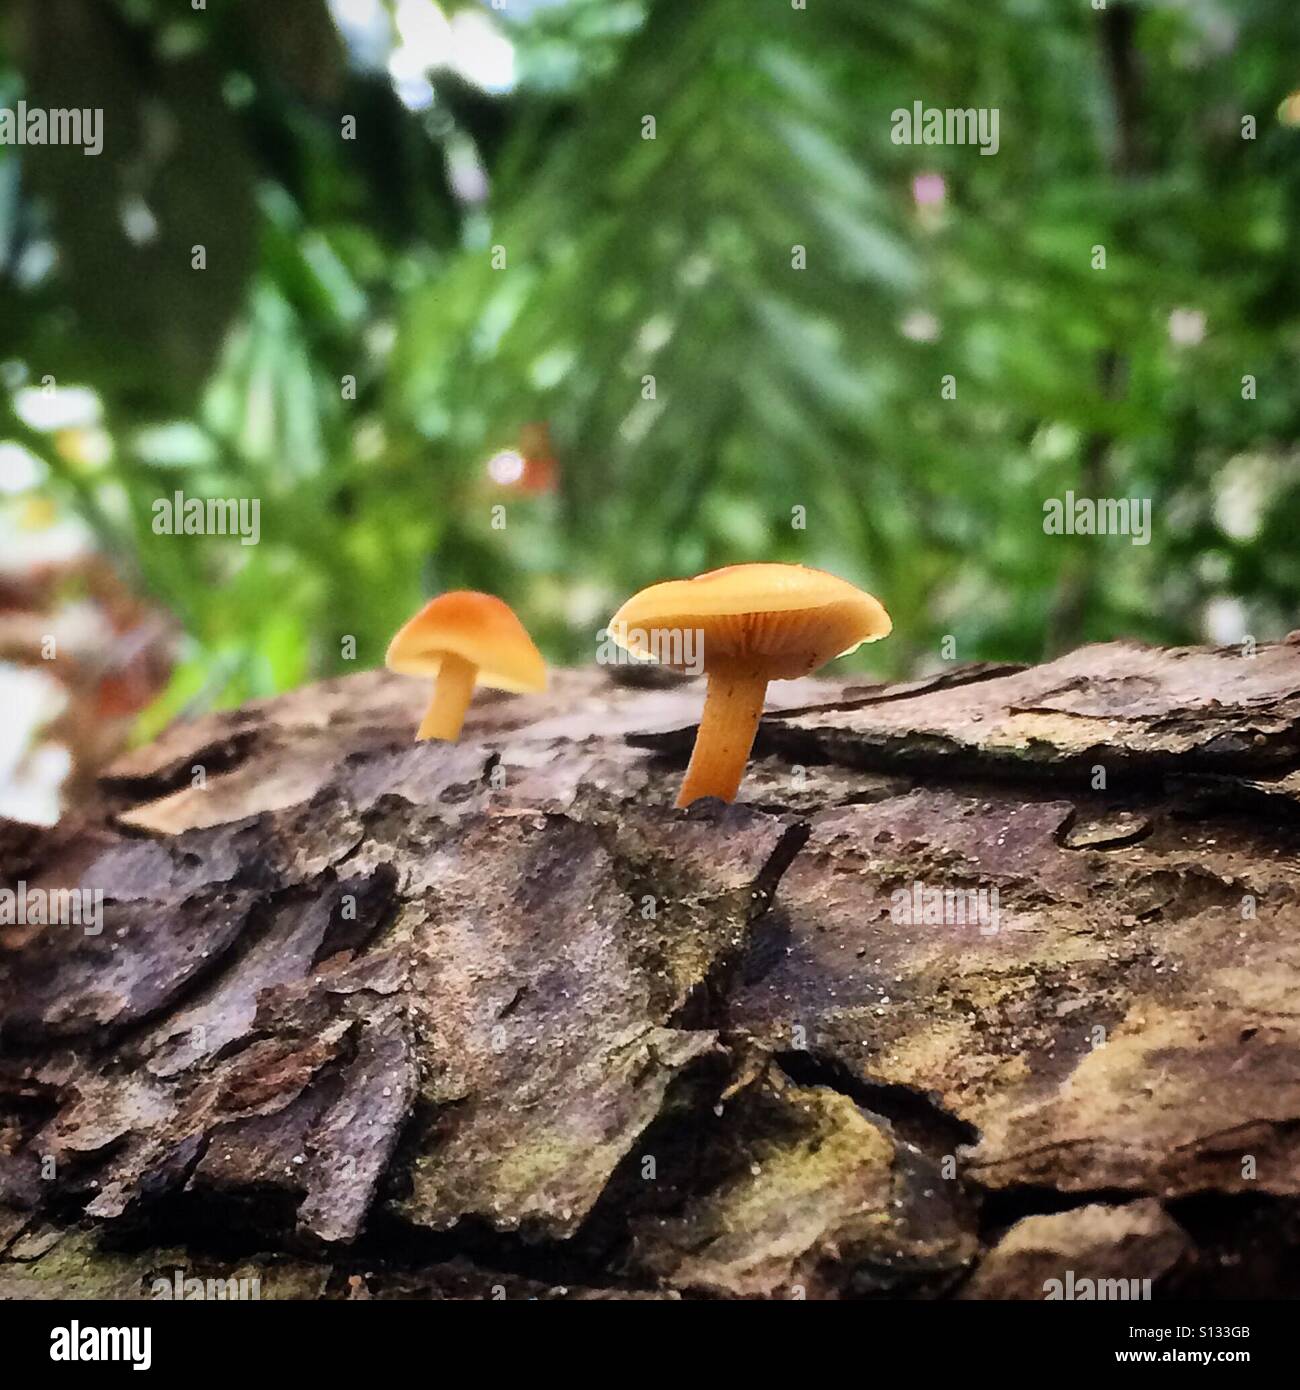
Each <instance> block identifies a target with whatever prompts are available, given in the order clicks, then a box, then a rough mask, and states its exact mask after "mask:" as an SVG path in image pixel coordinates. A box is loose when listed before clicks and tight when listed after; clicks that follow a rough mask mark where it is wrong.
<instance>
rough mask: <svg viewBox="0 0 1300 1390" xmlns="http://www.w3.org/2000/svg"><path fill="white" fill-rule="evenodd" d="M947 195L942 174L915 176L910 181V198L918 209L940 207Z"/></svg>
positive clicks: (946, 186)
mask: <svg viewBox="0 0 1300 1390" xmlns="http://www.w3.org/2000/svg"><path fill="white" fill-rule="evenodd" d="M947 194H948V185H947V184H946V183H945V182H944V180H943V175H942V174H917V176H916V177H915V178H914V179H913V180H912V197H913V198H914V199H915V201H916V205H917V207H919V208H930V207H942V206H943V200H944V198H945V197H946V196H947Z"/></svg>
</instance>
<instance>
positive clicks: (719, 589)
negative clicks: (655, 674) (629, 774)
mask: <svg viewBox="0 0 1300 1390" xmlns="http://www.w3.org/2000/svg"><path fill="white" fill-rule="evenodd" d="M892 626H893V624H892V622H891V621H890V618H889V614H888V613H886V612H885V610H884V608H883V607H882V606H881V605H880V603H879V602H878V601H877V600H876V599H874V598H872V596H871V595H870V594H867V593H863V591H862V590H861V589H857V588H854V586H853V585H852V584H849V583H847V582H846V581H845V580H843V579H837V578H836V577H835V576H834V575H833V574H826V573H824V572H823V571H821V570H814V569H807V568H806V567H805V566H803V565H730V566H728V567H727V568H726V569H720V570H711V571H710V572H709V573H708V574H701V575H697V576H696V578H694V579H670V580H668V581H667V582H666V583H664V584H652V585H651V586H650V587H649V588H648V589H642V591H641V592H640V593H639V594H635V595H633V597H632V598H630V599H628V601H627V602H626V603H625V604H624V605H623V606H622V608H620V609H619V610H618V612H617V613H616V614H615V615H614V617H613V618H612V619H611V620H610V625H609V635H610V636H611V637H612V638H613V639H614V641H615V642H617V643H618V644H619V646H621V647H624V648H625V649H626V650H627V651H630V652H632V653H634V654H635V655H637V656H654V657H655V658H656V659H657V660H659V661H660V662H661V663H664V664H666V665H669V666H672V667H674V668H675V669H677V670H682V669H685V668H688V667H689V666H691V665H693V666H694V668H695V670H696V672H697V673H698V671H699V669H700V666H699V665H698V664H697V661H696V660H691V659H690V656H691V653H692V651H693V645H694V646H698V647H699V649H700V651H699V655H700V657H702V661H703V670H704V673H705V675H706V676H707V678H708V691H707V693H706V695H705V697H704V714H703V716H702V717H701V719H700V728H699V733H698V734H697V735H696V738H695V751H694V752H693V753H692V754H691V763H690V766H689V767H688V768H687V769H686V779H685V781H684V782H683V783H682V789H681V793H680V794H679V795H678V797H677V805H678V806H689V805H690V804H691V802H692V801H696V800H698V799H699V798H700V797H702V796H716V797H719V798H721V800H723V801H732V800H734V799H735V796H736V792H737V791H738V790H739V789H740V783H741V779H742V778H743V777H744V775H745V763H746V762H747V761H748V759H749V750H750V748H751V747H752V746H753V743H754V735H755V734H756V733H757V732H758V721H759V718H760V716H761V715H762V713H763V698H764V695H765V694H766V691H767V683H768V681H770V680H794V679H795V678H796V677H798V676H806V675H808V674H810V673H811V672H813V671H815V670H816V669H817V668H818V667H819V666H823V665H825V663H826V662H828V661H830V660H831V658H832V657H836V656H844V655H847V653H849V652H851V651H853V650H854V649H855V648H856V647H858V646H860V645H861V644H862V643H863V642H875V641H877V640H878V639H879V638H881V637H887V636H888V635H889V632H890V629H891V628H892Z"/></svg>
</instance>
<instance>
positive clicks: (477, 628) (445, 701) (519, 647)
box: [385, 589, 546, 743]
mask: <svg viewBox="0 0 1300 1390" xmlns="http://www.w3.org/2000/svg"><path fill="white" fill-rule="evenodd" d="M385 664H386V665H387V667H388V669H389V670H390V671H400V672H401V673H402V674H403V675H407V676H432V677H433V678H434V680H435V685H434V688H433V699H432V700H431V701H430V702H429V709H428V712H427V713H426V714H425V716H424V719H423V721H422V722H421V724H420V727H419V730H418V731H417V732H416V735H415V737H416V738H417V739H429V738H438V739H446V740H447V741H448V742H451V743H454V742H455V741H456V740H457V739H458V738H459V737H460V729H461V725H462V724H463V723H464V722H465V711H466V710H467V709H468V708H469V700H470V695H471V694H472V693H473V691H474V687H475V685H489V686H492V687H493V688H494V689H496V690H511V691H514V692H516V693H522V692H525V691H537V690H545V689H546V663H545V661H543V659H542V654H541V652H539V651H538V650H537V648H536V647H535V646H534V645H533V640H532V638H531V637H529V635H528V634H527V632H525V631H524V625H523V624H522V623H521V622H520V621H519V619H518V618H516V617H515V615H514V611H513V610H512V609H511V608H510V606H509V605H508V604H505V603H503V602H502V601H501V600H500V599H499V598H494V597H493V596H492V595H491V594H480V593H478V592H476V591H475V590H473V589H454V590H452V591H451V592H450V593H446V594H439V595H438V597H437V598H434V599H430V600H429V602H428V603H426V604H425V605H424V607H423V608H421V609H420V611H419V612H418V613H417V614H416V615H415V617H413V618H412V619H411V620H410V621H409V622H408V623H406V625H405V626H404V627H403V628H402V629H401V630H400V631H399V632H398V634H397V636H396V637H394V638H393V640H392V642H390V643H389V646H388V657H387V659H386V662H385Z"/></svg>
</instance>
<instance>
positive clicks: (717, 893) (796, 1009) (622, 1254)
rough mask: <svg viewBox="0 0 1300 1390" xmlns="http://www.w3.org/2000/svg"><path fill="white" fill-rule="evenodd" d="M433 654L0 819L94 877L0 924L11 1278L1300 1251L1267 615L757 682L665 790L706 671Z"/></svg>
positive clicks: (772, 1276)
mask: <svg viewBox="0 0 1300 1390" xmlns="http://www.w3.org/2000/svg"><path fill="white" fill-rule="evenodd" d="M426 698H427V690H425V689H424V688H423V687H422V686H421V685H420V684H419V683H418V682H409V681H403V680H401V679H400V678H395V677H390V676H388V675H387V674H385V673H370V674H365V675H360V676H356V677H350V678H346V679H343V680H338V681H332V682H327V683H325V684H321V685H317V686H312V687H309V688H306V689H304V690H300V691H297V692H295V693H293V694H290V695H286V696H283V697H281V698H279V699H276V700H271V701H267V702H264V703H261V704H257V705H252V706H248V707H246V708H244V709H241V710H237V711H233V712H230V713H225V714H219V715H213V716H209V717H206V718H203V719H200V720H196V721H194V722H192V723H187V724H180V725H176V726H174V727H173V728H171V729H170V730H168V731H167V733H166V734H165V735H164V736H163V737H162V738H161V739H159V740H158V742H156V743H154V744H152V745H150V746H149V747H146V748H142V749H139V750H136V751H133V752H132V753H130V754H128V755H126V756H125V757H123V758H121V759H120V760H119V761H118V762H117V763H116V764H114V765H113V766H111V767H110V768H109V769H108V771H107V773H106V774H105V775H104V776H103V777H102V778H101V779H100V782H99V785H98V789H97V793H96V796H95V799H94V801H93V804H90V805H86V806H83V807H80V808H77V809H76V811H75V812H74V813H73V814H72V815H71V816H69V817H68V819H67V820H66V821H65V822H64V823H63V824H61V825H60V826H58V827H56V828H54V829H50V830H41V829H34V828H31V827H26V826H18V825H15V824H12V823H4V824H0V887H5V888H9V889H12V890H14V892H15V893H17V891H18V889H19V885H23V886H24V887H25V892H26V893H27V895H28V898H29V899H31V895H32V894H33V892H35V894H36V895H37V897H39V896H40V895H41V894H45V895H46V900H47V901H50V902H53V901H56V900H57V899H56V898H54V897H52V896H50V890H55V889H60V888H81V889H84V890H87V891H88V892H90V893H92V894H93V893H94V892H96V891H99V892H102V894H103V909H102V931H100V932H99V933H98V934H93V933H92V932H87V931H86V930H85V925H84V924H83V925H81V926H78V925H72V924H64V925H39V924H37V925H32V924H30V923H28V924H25V925H24V924H10V925H6V926H0V1297H8V1298H15V1297H18V1298H21V1297H50V1296H59V1295H63V1296H87V1297H103V1298H116V1297H127V1298H130V1297H149V1296H150V1293H151V1289H152V1288H153V1285H154V1281H155V1280H158V1279H165V1280H168V1281H171V1279H172V1277H173V1274H174V1271H176V1270H178V1269H180V1270H183V1271H186V1272H188V1273H190V1274H193V1275H196V1276H198V1277H203V1276H204V1275H209V1276H215V1277H219V1278H223V1279H226V1278H239V1277H241V1276H242V1277H249V1276H252V1277H256V1278H258V1279H259V1280H260V1281H261V1283H260V1289H261V1295H262V1296H263V1297H340V1298H342V1297H352V1298H356V1297H399V1296H407V1297H409V1296H415V1297H443V1298H471V1297H494V1296H495V1297H542V1298H562V1297H568V1298H575V1297H598V1298H604V1297H678V1296H681V1297H698V1296H710V1297H783V1298H791V1297H807V1298H835V1297H862V1296H892V1297H973V1298H980V1297H1018V1298H1042V1297H1044V1296H1046V1295H1045V1290H1046V1289H1047V1288H1048V1286H1049V1285H1050V1281H1051V1280H1053V1279H1064V1278H1065V1275H1066V1272H1067V1271H1072V1277H1073V1278H1074V1279H1075V1280H1076V1281H1078V1280H1080V1279H1083V1278H1088V1277H1091V1278H1130V1279H1150V1280H1152V1281H1153V1284H1154V1286H1155V1288H1156V1289H1157V1290H1158V1291H1159V1292H1161V1293H1165V1294H1169V1295H1172V1296H1193V1295H1206V1294H1260V1293H1263V1294H1275V1295H1282V1294H1287V1293H1290V1294H1295V1293H1297V1292H1300V1275H1298V1274H1297V1268H1296V1265H1295V1261H1294V1258H1293V1253H1292V1252H1293V1250H1294V1247H1295V1244H1296V1242H1297V1236H1298V1235H1300V1203H1298V1201H1297V1199H1298V1198H1300V867H1298V866H1297V858H1296V851H1297V848H1298V847H1300V817H1298V816H1297V811H1298V810H1300V770H1297V769H1300V638H1296V639H1293V640H1289V641H1288V642H1285V643H1278V644H1274V645H1268V646H1261V647H1259V648H1258V650H1257V651H1253V652H1242V651H1239V650H1237V649H1225V650H1209V649H1181V650H1173V651H1160V650H1155V649H1151V648H1146V647H1141V646H1138V645H1134V644H1129V643H1112V644H1108V645H1104V646H1095V647H1088V648H1083V649H1081V650H1079V651H1076V652H1074V653H1072V654H1071V655H1068V656H1066V657H1063V658H1061V659H1060V660H1058V661H1055V662H1052V663H1050V664H1048V665H1044V666H1039V667H1034V668H1030V669H1027V670H1021V669H1018V668H1014V667H1008V666H982V667H969V668H965V669H961V670H955V671H952V672H950V673H948V674H945V675H943V676H937V677H933V678H930V679H925V680H918V681H914V682H911V683H908V684H905V685H894V686H871V685H864V684H862V683H861V682H860V681H859V682H856V683H855V682H854V681H852V680H840V681H800V682H788V683H776V684H774V685H773V686H772V687H771V688H770V691H769V699H768V713H767V715H766V716H765V718H764V720H763V722H762V725H761V726H760V730H759V735H758V740H757V743H756V745H755V750H754V757H753V760H752V761H751V765H750V770H749V774H748V776H747V777H746V779H745V782H744V784H743V786H742V789H741V792H740V799H739V801H738V802H737V804H735V805H733V806H723V805H721V804H720V803H718V802H714V801H703V802H699V803H697V804H696V805H695V806H693V807H691V808H690V809H689V810H687V811H684V812H682V811H675V810H674V809H672V802H673V800H674V798H675V796H676V793H677V789H678V785H679V783H680V779H681V775H682V769H683V767H684V765H685V760H686V757H687V755H688V753H689V749H690V742H691V738H692V735H693V724H694V721H696V720H697V719H698V715H699V708H700V703H701V698H702V690H701V688H700V687H699V686H698V685H691V684H679V683H676V682H671V681H669V679H668V678H667V677H664V676H661V675H660V674H659V673H656V672H653V671H647V670H644V669H638V668H628V669H626V670H618V669H614V670H612V671H611V670H587V671H571V672H557V673H555V678H554V681H553V684H552V688H551V690H550V691H549V692H548V693H547V694H546V695H544V696H536V697H499V698H498V697H493V696H492V695H490V694H486V693H480V694H478V695H477V696H476V697H475V701H474V704H473V706H472V707H471V711H470V714H469V717H468V719H467V721H466V725H465V731H464V734H463V736H462V739H461V741H460V742H459V743H457V744H452V745H449V744H438V743H425V744H415V743H413V742H412V736H413V733H414V730H415V726H416V724H417V723H418V720H419V716H420V712H421V709H422V707H423V703H424V701H425V700H426ZM936 895H937V896H936ZM32 900H33V901H34V899H32ZM15 902H16V898H15Z"/></svg>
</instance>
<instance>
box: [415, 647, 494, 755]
mask: <svg viewBox="0 0 1300 1390" xmlns="http://www.w3.org/2000/svg"><path fill="white" fill-rule="evenodd" d="M477 675H478V667H477V666H475V665H474V663H473V662H472V661H466V660H465V658H464V657H463V656H453V655H452V653H451V652H447V653H446V655H445V656H444V657H443V658H442V665H441V666H439V667H438V678H437V680H436V681H435V682H434V686H433V699H432V700H430V701H429V708H428V710H427V711H426V713H425V716H424V719H423V720H422V721H421V723H420V727H419V729H417V730H416V734H415V737H416V738H417V739H426V738H441V739H446V740H447V742H448V743H455V742H456V740H457V739H458V738H459V737H460V726H461V725H462V724H463V723H464V722H465V711H466V710H467V709H468V708H469V697H470V695H471V694H473V691H474V679H475V677H476V676H477Z"/></svg>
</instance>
